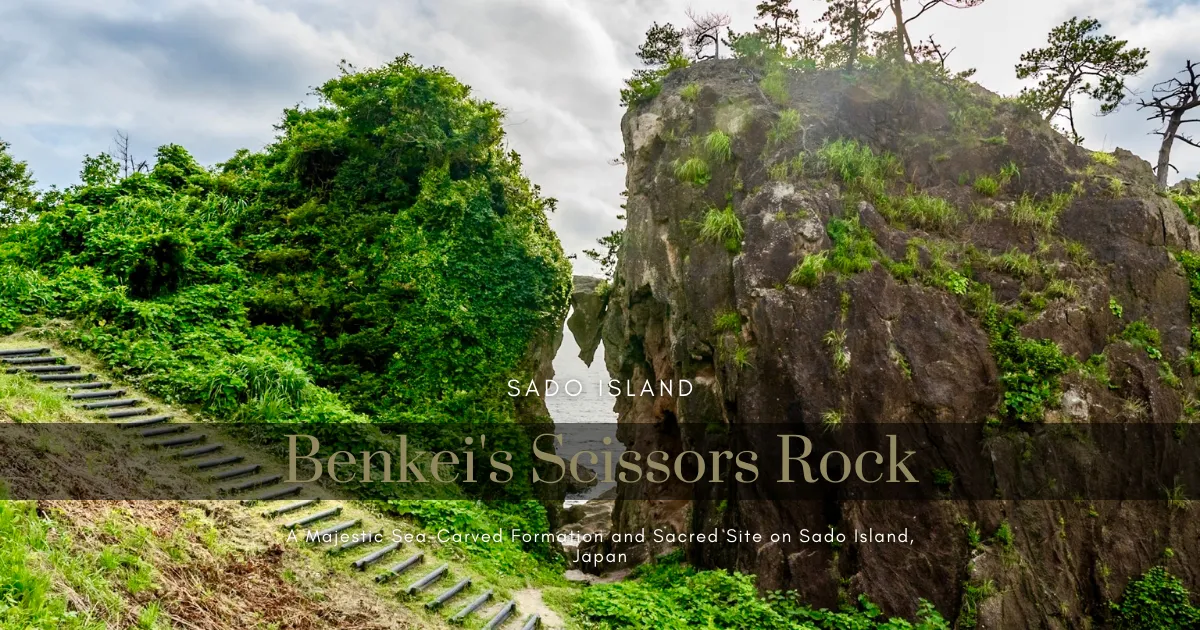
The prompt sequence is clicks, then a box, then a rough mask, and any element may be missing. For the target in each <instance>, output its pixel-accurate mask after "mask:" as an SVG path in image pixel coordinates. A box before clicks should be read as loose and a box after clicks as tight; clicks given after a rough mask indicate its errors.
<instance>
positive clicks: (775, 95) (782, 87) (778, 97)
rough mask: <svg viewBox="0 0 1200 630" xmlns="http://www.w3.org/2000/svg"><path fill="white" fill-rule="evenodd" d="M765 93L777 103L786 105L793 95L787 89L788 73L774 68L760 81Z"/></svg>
mask: <svg viewBox="0 0 1200 630" xmlns="http://www.w3.org/2000/svg"><path fill="white" fill-rule="evenodd" d="M758 87H759V88H760V89H762V91H763V94H765V95H766V96H767V98H769V99H771V102H773V103H775V104H776V105H786V104H787V102H788V100H790V99H791V95H790V94H788V89H787V75H786V74H784V72H783V71H782V70H779V69H773V70H771V71H770V72H768V73H767V74H766V76H764V77H763V78H762V80H761V81H759V82H758Z"/></svg>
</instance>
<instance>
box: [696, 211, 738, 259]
mask: <svg viewBox="0 0 1200 630" xmlns="http://www.w3.org/2000/svg"><path fill="white" fill-rule="evenodd" d="M744 235H745V231H744V230H743V229H742V222H741V221H740V220H738V217H737V214H736V213H734V211H733V206H725V208H724V209H717V208H709V210H708V212H707V213H706V214H705V215H704V223H702V224H701V226H700V238H701V239H703V240H706V241H711V242H714V243H722V244H723V245H725V249H726V251H728V252H729V253H731V254H736V253H738V252H739V251H741V249H742V236H744Z"/></svg>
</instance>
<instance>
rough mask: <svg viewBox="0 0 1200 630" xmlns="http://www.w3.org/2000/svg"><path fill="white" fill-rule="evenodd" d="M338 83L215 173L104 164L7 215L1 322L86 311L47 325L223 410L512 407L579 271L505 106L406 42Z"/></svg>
mask: <svg viewBox="0 0 1200 630" xmlns="http://www.w3.org/2000/svg"><path fill="white" fill-rule="evenodd" d="M317 95H318V96H319V97H320V103H319V104H318V105H316V106H314V107H297V108H295V109H289V110H287V111H286V112H285V113H284V116H283V120H282V122H281V123H280V125H279V126H278V131H279V133H278V137H277V138H276V140H275V142H273V143H272V144H271V145H269V146H267V147H266V148H265V149H264V150H262V151H260V152H249V151H245V150H243V151H240V152H238V153H237V154H236V155H234V156H233V157H232V158H231V159H229V160H228V161H227V162H225V163H223V164H219V165H217V166H216V167H214V168H205V167H202V166H201V165H199V164H197V163H196V161H195V160H194V159H193V158H192V157H191V156H190V155H189V154H188V153H187V151H186V150H184V149H183V148H182V147H179V146H176V145H168V146H164V147H162V148H160V149H159V151H158V153H157V155H156V159H155V161H154V163H153V165H152V166H151V167H149V168H148V169H146V170H145V172H137V173H134V174H131V175H129V176H127V177H121V176H119V171H118V165H117V164H116V163H115V162H114V161H113V160H112V159H111V158H109V157H107V156H101V157H99V158H88V159H86V160H85V163H84V168H83V173H82V180H83V181H82V183H81V184H80V185H79V186H75V187H71V188H69V189H67V190H65V191H61V192H52V193H50V194H47V195H45V197H44V199H43V200H42V201H41V202H40V203H39V204H37V205H36V206H35V207H34V209H33V219H32V220H28V221H23V222H19V223H17V224H14V225H9V226H7V227H3V228H0V332H8V331H11V330H13V329H14V328H16V327H17V326H19V325H21V324H29V325H35V326H40V325H45V324H46V323H47V322H48V321H49V320H51V319H56V318H61V319H70V320H72V321H73V322H74V325H72V326H67V327H61V326H54V325H51V326H50V327H49V328H48V330H49V331H50V332H51V334H54V335H57V336H59V337H61V338H62V339H64V340H66V341H68V342H70V343H72V344H74V345H77V346H80V347H83V348H86V349H88V350H92V351H94V352H96V353H97V354H98V355H99V356H100V357H101V358H103V359H105V360H106V361H107V362H108V363H109V364H110V365H111V366H113V368H114V369H116V370H120V371H122V372H123V373H124V374H123V375H124V376H126V377H128V378H131V379H133V380H135V381H138V382H140V384H141V385H142V386H144V387H145V388H147V389H149V390H150V391H153V392H154V393H156V394H159V395H161V396H164V397H165V398H168V399H170V400H172V401H175V402H181V403H189V404H195V405H198V406H200V407H201V408H203V409H204V410H206V411H209V412H211V413H213V414H219V415H222V416H223V417H231V416H235V415H236V416H237V417H240V418H242V419H248V420H293V421H318V422H323V421H345V420H361V419H362V418H360V417H358V416H356V415H355V414H357V413H366V414H370V415H371V416H372V417H373V418H376V419H386V420H397V419H419V420H431V419H439V418H450V417H453V418H455V419H459V420H462V419H468V418H478V417H481V416H483V415H485V414H486V415H488V416H491V417H511V416H512V415H513V412H514V410H513V406H512V402H511V399H508V398H507V397H505V396H504V395H503V392H504V386H503V383H504V382H505V381H506V380H507V379H508V378H513V377H518V376H520V375H521V374H522V373H523V372H527V371H530V370H532V369H534V367H535V366H532V365H530V361H529V360H527V357H528V355H529V353H530V351H531V347H532V346H533V345H534V344H535V343H536V342H537V341H538V340H539V339H543V338H553V333H554V332H556V331H557V329H558V327H560V326H561V322H562V319H563V317H564V316H565V311H566V308H567V296H568V291H569V288H570V282H571V278H570V268H569V264H568V262H567V261H566V258H565V257H564V255H563V253H562V250H561V247H560V245H559V243H558V240H557V237H556V236H555V235H554V234H553V232H552V231H551V230H550V228H549V226H548V223H547V216H546V215H547V213H549V212H551V211H553V209H554V201H553V200H552V199H548V198H546V197H543V196H542V195H541V194H540V192H539V190H538V187H537V186H535V185H532V184H531V183H530V182H529V181H528V180H527V179H526V178H525V176H524V175H523V174H522V172H521V163H520V159H519V157H518V156H517V155H516V154H515V153H510V152H508V151H507V150H506V149H505V147H504V133H503V130H502V128H501V112H500V110H499V109H498V108H497V107H496V106H495V105H494V104H492V103H489V102H485V101H480V100H478V99H475V98H472V97H471V95H470V92H469V88H467V87H466V86H464V85H462V84H461V83H459V82H458V81H456V80H455V79H454V78H453V77H452V76H450V75H449V74H448V73H446V72H445V71H444V70H441V69H438V68H423V67H420V66H417V65H414V64H413V63H411V62H410V61H409V59H408V58H407V57H404V58H400V59H397V60H396V61H394V62H392V63H390V64H387V65H385V66H382V67H380V68H375V69H369V70H357V69H354V68H344V69H343V74H342V75H341V76H339V77H338V78H335V79H333V80H330V81H329V82H327V83H325V84H324V85H322V86H321V87H320V88H318V89H317Z"/></svg>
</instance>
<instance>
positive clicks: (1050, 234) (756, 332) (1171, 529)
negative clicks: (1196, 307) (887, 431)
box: [571, 61, 1200, 628]
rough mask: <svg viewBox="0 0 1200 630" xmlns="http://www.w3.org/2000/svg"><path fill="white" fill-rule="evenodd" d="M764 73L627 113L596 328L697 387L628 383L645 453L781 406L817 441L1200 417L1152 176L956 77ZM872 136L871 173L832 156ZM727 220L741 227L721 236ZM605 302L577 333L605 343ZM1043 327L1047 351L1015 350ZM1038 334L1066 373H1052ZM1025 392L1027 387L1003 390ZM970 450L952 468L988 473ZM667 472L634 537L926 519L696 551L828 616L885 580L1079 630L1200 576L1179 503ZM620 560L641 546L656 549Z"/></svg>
mask: <svg viewBox="0 0 1200 630" xmlns="http://www.w3.org/2000/svg"><path fill="white" fill-rule="evenodd" d="M763 76H764V71H763V70H762V69H761V68H756V67H754V66H753V65H752V64H750V63H746V62H742V61H716V62H705V63H701V64H697V65H695V66H693V67H691V68H688V69H685V70H682V71H677V72H674V73H672V74H671V75H670V76H669V77H668V78H667V79H666V81H665V84H664V89H663V90H662V93H661V94H660V95H659V96H657V97H656V98H655V99H654V100H652V101H651V102H649V103H647V104H645V105H642V106H638V107H633V108H631V109H630V111H629V112H628V113H627V114H626V116H625V118H624V120H623V122H622V131H623V134H624V139H625V158H626V161H627V164H628V175H627V180H626V183H627V192H628V204H627V216H628V223H627V227H626V231H625V236H624V241H623V245H622V251H621V256H620V260H619V263H618V265H617V270H616V274H615V277H614V280H613V283H612V287H611V289H610V291H609V293H608V296H607V297H608V300H607V311H606V313H605V314H604V322H603V342H604V348H605V360H606V363H607V368H608V370H609V372H610V374H611V376H612V377H613V378H618V379H623V380H624V379H630V380H633V381H635V382H637V381H641V380H642V379H649V380H652V381H656V380H658V379H681V378H686V379H690V380H691V381H693V382H694V383H695V385H696V391H695V393H693V394H692V395H691V396H689V397H686V398H683V397H672V396H639V397H622V398H619V399H618V402H617V411H618V412H619V414H620V419H619V422H620V423H621V424H622V425H623V426H624V425H631V424H634V423H646V424H651V425H653V427H654V430H653V431H637V432H633V431H624V432H623V434H622V438H621V439H622V440H623V441H625V442H626V446H627V447H629V448H635V449H636V448H648V449H651V450H653V449H661V450H664V451H668V452H672V451H674V452H678V451H679V450H680V449H681V448H683V447H684V446H685V444H684V440H685V439H686V438H685V436H684V435H683V434H682V433H681V431H680V425H681V424H685V423H701V424H710V423H719V424H721V425H725V426H728V427H731V428H732V429H733V430H735V431H736V430H737V429H738V427H744V426H747V425H750V424H753V423H764V422H786V423H789V424H790V425H792V426H794V427H795V428H796V431H797V432H800V433H804V434H806V435H812V436H819V435H821V434H822V431H825V430H828V428H829V426H830V424H831V423H833V422H834V421H835V420H836V421H837V422H844V423H846V424H847V425H850V424H851V423H859V424H860V425H861V426H862V427H866V428H865V429H864V430H863V431H864V432H863V436H864V437H863V439H865V440H868V441H869V440H870V439H871V436H872V435H874V433H873V429H872V428H871V427H877V426H881V425H884V424H892V425H893V426H895V425H896V424H902V425H910V426H911V427H916V428H917V429H918V430H919V428H920V427H922V426H926V425H932V424H936V423H965V424H977V425H979V427H980V430H981V431H982V428H983V427H984V426H985V425H986V424H988V423H990V424H992V425H993V426H996V427H1000V428H1001V429H1007V430H1013V431H1017V432H1019V431H1021V430H1023V427H1037V426H1040V425H1041V424H1042V423H1055V422H1066V421H1074V422H1086V421H1092V422H1096V421H1120V422H1129V423H1175V422H1177V421H1178V420H1180V418H1181V417H1182V418H1190V415H1191V413H1192V406H1193V405H1194V403H1193V402H1191V398H1190V396H1189V395H1188V392H1191V391H1193V386H1194V383H1193V378H1192V376H1191V374H1192V370H1191V367H1190V363H1189V360H1190V358H1191V357H1192V354H1191V352H1192V350H1193V346H1192V344H1193V335H1192V330H1193V328H1192V326H1193V320H1192V313H1191V311H1190V310H1189V280H1188V274H1187V273H1186V272H1185V270H1184V268H1183V267H1182V266H1181V264H1180V262H1179V260H1178V258H1179V256H1178V252H1180V251H1183V250H1186V251H1194V250H1196V249H1197V245H1198V243H1200V238H1198V235H1197V230H1196V228H1195V227H1193V226H1192V225H1189V224H1188V222H1187V221H1186V220H1185V218H1184V216H1183V215H1182V214H1181V212H1180V211H1179V209H1178V208H1177V207H1176V206H1174V205H1173V204H1172V203H1171V202H1170V201H1168V200H1167V199H1164V198H1162V197H1161V196H1158V195H1157V194H1156V193H1155V191H1154V177H1153V175H1152V173H1151V171H1150V168H1149V165H1148V164H1147V163H1145V162H1144V161H1142V160H1140V159H1138V158H1136V157H1135V156H1133V155H1132V154H1130V153H1128V152H1125V151H1120V150H1118V151H1117V152H1116V153H1115V154H1104V155H1100V156H1096V155H1093V154H1091V153H1090V152H1088V151H1086V150H1084V149H1082V148H1080V147H1077V146H1074V145H1072V144H1071V143H1070V142H1069V141H1067V140H1066V139H1065V138H1063V137H1062V136H1061V135H1059V134H1058V133H1056V132H1055V131H1054V130H1052V129H1051V128H1050V127H1049V126H1047V125H1046V124H1044V123H1042V122H1041V121H1040V120H1038V118H1037V116H1036V115H1032V114H1030V113H1029V112H1026V111H1023V110H1022V108H1021V107H1020V106H1018V105H1017V104H1015V103H1013V102H1010V101H1007V100H1003V99H1000V98H998V97H996V96H995V95H992V94H990V93H988V92H986V91H985V90H983V89H981V88H979V87H978V86H974V85H970V84H966V83H964V82H961V81H958V80H955V79H951V78H948V77H938V76H931V75H928V74H922V73H920V72H916V71H913V72H895V71H887V72H885V71H863V72H859V73H857V74H854V75H847V74H843V73H841V72H820V71H811V72H807V73H789V74H786V75H785V76H787V77H788V78H787V81H786V98H782V96H783V95H780V94H778V91H779V90H778V89H775V90H772V91H770V92H771V94H770V97H768V95H767V93H768V91H767V90H765V89H764V87H763V82H762V81H761V79H762V78H763ZM776 78H778V77H776ZM685 88H686V89H685ZM718 131H719V132H720V133H721V135H723V136H724V137H725V138H726V139H727V140H729V142H728V145H727V147H728V149H727V150H723V149H722V146H721V142H720V137H719V136H716V140H713V137H714V136H713V134H714V132H718ZM839 141H841V142H842V144H840V145H838V144H832V146H833V149H831V148H830V147H831V143H837V142H839ZM849 141H854V142H857V143H859V144H857V145H850V144H847V143H849ZM863 146H865V147H869V149H870V151H869V153H868V155H870V156H875V157H874V158H872V159H876V158H877V162H876V164H877V165H882V166H880V167H879V169H878V172H877V173H876V174H875V175H877V177H876V176H872V175H871V173H866V174H864V173H860V172H857V171H855V169H856V168H859V167H862V166H863V163H864V162H863V160H860V159H859V158H854V159H849V158H846V156H845V155H842V156H841V157H839V156H837V155H835V152H836V150H837V149H838V148H839V147H840V148H841V149H846V148H847V147H851V148H853V147H863ZM886 154H891V155H894V156H896V158H897V159H895V160H891V159H890V158H886V157H881V156H885V155H886ZM859 157H861V155H860V156H859ZM855 160H858V161H855ZM869 161H870V160H867V162H869ZM868 166H869V164H868ZM701 167H703V168H701ZM727 208H728V209H729V210H730V211H731V212H732V213H733V214H734V215H736V219H737V220H736V224H737V225H736V228H737V229H732V228H728V225H729V222H728V221H726V223H725V225H726V226H727V227H726V228H725V229H724V231H722V230H721V228H720V226H719V225H710V224H709V223H710V221H712V222H717V220H718V219H721V218H722V217H721V216H719V215H716V216H715V219H714V218H713V217H710V216H709V215H710V214H712V213H714V212H716V213H720V212H722V211H724V210H725V209H727ZM714 234H715V235H716V236H715V237H714ZM810 258H811V260H808V259H810ZM579 288H580V287H579V285H578V284H577V290H578V289H579ZM587 299H589V300H591V299H592V298H591V297H589V298H587ZM581 303H582V302H581V301H578V300H577V302H576V308H577V313H579V314H580V315H579V316H580V317H581V318H582V317H584V316H585V315H584V314H582V311H583V309H581V308H580V304H581ZM989 308H992V309H993V310H991V311H988V309H989ZM996 309H999V310H996ZM601 310H603V309H598V308H591V307H589V309H588V312H587V313H586V316H587V317H591V318H593V319H592V323H591V324H589V323H588V322H584V321H579V320H574V321H573V323H572V326H571V329H572V331H577V334H579V333H580V332H582V333H583V337H584V339H583V340H581V342H580V346H581V347H583V348H585V354H588V355H590V354H591V353H590V352H588V351H586V348H587V345H586V343H585V341H586V340H587V339H591V338H592V337H591V330H592V328H590V327H589V326H594V325H595V323H596V322H595V316H594V315H593V314H594V313H597V312H600V311H601ZM987 312H993V313H994V312H1002V313H1011V314H1014V315H1013V317H1012V318H1010V319H1009V320H1006V321H1013V322H1015V324H1014V325H1015V326H1016V327H1015V328H1014V329H1011V330H1008V329H1004V330H1001V325H1000V324H997V323H996V321H987V322H985V321H984V319H985V318H984V317H983V316H981V315H980V313H987ZM1132 322H1141V325H1139V327H1130V323H1132ZM1133 328H1136V330H1133ZM1131 330H1132V332H1130V331H1131ZM1146 331H1150V332H1149V333H1147V334H1141V333H1145V332H1146ZM1153 331H1157V335H1158V339H1155V338H1154V336H1155V335H1154V334H1153ZM1040 340H1050V341H1052V342H1053V343H1054V344H1056V345H1057V349H1058V350H1055V349H1054V346H1051V345H1049V344H1047V345H1040V346H1027V345H1023V344H1027V343H1028V342H1036V341H1040ZM1014 348H1016V349H1015V350H1014ZM1022 348H1024V349H1026V350H1027V349H1028V348H1040V349H1041V350H1042V351H1046V352H1048V353H1049V355H1053V357H1058V356H1061V357H1062V358H1063V361H1065V362H1066V363H1064V364H1063V366H1060V368H1058V369H1052V368H1050V367H1048V365H1049V363H1047V361H1045V360H1043V359H1042V358H1039V357H1030V356H1024V355H1021V354H1020V353H1021V352H1024V351H1025V350H1021V349H1022ZM1014 353H1015V354H1014ZM1049 355H1048V356H1049ZM1053 357H1052V358H1053ZM585 358H586V357H585ZM1026 377H1029V378H1030V379H1032V380H1033V381H1036V382H1032V383H1030V382H1026V380H1022V379H1025V378H1026ZM1027 380H1028V379H1027ZM1023 387H1027V388H1028V392H1027V393H1029V396H1031V397H1032V399H1033V400H1034V402H1032V403H1027V401H1025V399H1023V398H1021V397H1020V396H1008V395H1007V394H1022V392H1025V391H1026V390H1024V389H1021V388H1023ZM1022 395H1023V394H1022ZM856 430H857V428H856ZM856 435H858V433H856ZM630 440H637V441H640V442H642V443H640V444H630V443H629V441H630ZM973 446H975V445H947V447H946V449H945V452H943V453H942V455H943V456H944V457H945V458H946V460H947V462H948V466H949V465H954V464H956V463H967V465H969V460H971V459H972V458H977V457H978V451H977V450H976V449H974V448H973ZM1043 463H1044V464H1045V465H1046V466H1051V465H1053V462H1038V464H1039V465H1040V464H1043ZM995 474H996V475H1000V476H1002V475H1004V474H1006V473H1005V470H1003V467H1002V466H999V465H998V466H997V468H996V471H995ZM678 483H680V482H676V484H677V485H676V486H674V487H664V486H654V485H648V484H622V485H621V486H620V488H619V500H618V503H617V507H616V510H615V513H614V526H615V528H616V529H617V530H618V531H636V530H637V529H639V528H641V527H649V526H653V527H673V528H676V529H677V530H679V531H684V532H688V531H709V530H711V529H712V528H713V527H714V526H722V527H739V528H743V529H747V530H754V531H761V532H764V533H769V532H776V531H790V532H797V531H799V530H800V529H802V528H808V529H810V530H812V531H826V530H827V529H828V528H829V527H836V528H837V529H838V530H839V531H850V530H852V529H854V528H855V527H859V528H861V529H866V528H868V527H873V528H875V529H877V530H879V529H894V530H899V529H903V528H908V529H909V531H910V532H912V533H913V535H914V537H915V539H916V540H915V542H914V544H913V545H912V546H898V545H890V546H889V545H860V544H854V543H847V544H844V545H841V546H831V545H812V544H810V545H801V544H797V543H791V544H775V543H768V544H751V543H747V544H742V545H695V546H692V547H690V548H689V549H688V550H687V551H688V554H689V556H690V558H691V559H692V561H693V562H696V563H697V564H700V565H704V566H711V567H726V568H734V569H738V570H742V571H746V572H750V573H754V574H756V575H758V576H759V578H758V579H759V586H760V588H762V589H764V590H773V589H795V590H797V591H799V593H800V594H801V596H802V597H804V598H805V599H806V600H807V601H809V602H812V603H814V604H816V605H824V606H836V605H837V602H838V601H839V598H844V597H847V596H850V597H853V596H854V595H856V594H858V593H866V594H867V595H869V596H870V597H871V598H872V600H873V601H875V602H877V603H879V604H880V605H881V606H882V607H883V608H884V609H885V610H886V611H887V612H888V613H895V614H911V613H913V612H914V610H915V608H916V606H917V604H918V600H919V598H924V599H927V600H929V601H931V602H932V603H934V604H935V605H936V606H937V607H938V609H939V610H941V611H942V612H943V614H946V615H947V616H948V617H950V616H953V615H956V614H959V613H960V612H961V611H963V610H966V613H964V614H967V615H970V616H973V617H977V620H978V623H979V627H988V628H996V627H1004V628H1032V627H1047V628H1051V627H1053V628H1065V627H1087V625H1086V624H1088V623H1091V621H1102V620H1103V619H1104V617H1105V615H1106V614H1107V602H1109V601H1113V600H1116V599H1118V598H1119V597H1120V595H1121V593H1122V590H1123V588H1124V586H1125V584H1126V582H1127V581H1128V580H1129V579H1130V578H1131V577H1136V576H1138V575H1139V574H1141V573H1142V572H1143V571H1145V570H1146V569H1147V568H1149V567H1151V566H1154V565H1155V564H1164V565H1165V566H1167V567H1168V568H1169V570H1171V571H1172V572H1173V573H1174V574H1176V575H1178V576H1180V577H1181V578H1182V579H1183V580H1184V581H1185V583H1187V584H1188V585H1189V586H1190V587H1191V588H1192V589H1193V591H1194V590H1195V589H1196V587H1197V586H1198V585H1200V523H1198V522H1197V521H1196V520H1195V519H1194V518H1191V517H1190V516H1189V514H1188V512H1187V511H1186V510H1185V509H1174V508H1173V507H1172V506H1171V505H1170V504H1169V503H1168V501H1167V500H1166V498H1165V497H1164V499H1163V500H1161V501H1141V502H1125V503H1118V502H1103V501H1086V500H1083V501H1071V500H1061V501H1027V502H1013V501H1000V500H994V501H949V500H947V501H927V502H903V501H855V500H851V499H848V498H846V497H840V496H836V495H831V496H828V497H825V498H823V499H822V500H817V501H755V500H745V499H746V498H747V497H746V496H745V494H743V495H742V496H737V495H736V494H731V495H724V496H712V495H708V496H691V497H690V498H689V499H687V500H683V499H680V498H678V497H680V496H686V495H687V492H688V489H687V488H686V487H684V488H680V487H678ZM751 498H752V497H751ZM739 499H741V500H739ZM1009 532H1011V534H1009ZM628 551H629V552H630V553H631V554H633V555H632V556H631V561H634V562H636V561H638V560H640V559H644V558H645V557H647V556H649V555H651V554H654V553H659V552H661V551H663V549H657V548H641V549H635V548H631V549H628Z"/></svg>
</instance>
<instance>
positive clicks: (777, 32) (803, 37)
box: [731, 0, 822, 56]
mask: <svg viewBox="0 0 1200 630" xmlns="http://www.w3.org/2000/svg"><path fill="white" fill-rule="evenodd" d="M755 10H756V11H757V13H756V14H755V16H754V19H755V20H756V23H755V24H754V34H755V35H758V36H759V37H760V38H761V39H762V40H763V41H764V42H766V43H767V44H769V45H772V46H774V47H775V48H777V49H779V50H782V51H789V52H795V53H797V54H800V55H801V56H812V55H814V54H815V51H816V50H817V48H818V47H819V45H820V43H821V38H822V34H821V33H820V32H818V31H815V30H813V29H806V28H803V27H802V26H801V22H800V12H799V11H797V10H796V9H794V8H792V0H763V1H762V2H759V3H758V6H757V7H755ZM734 39H736V38H731V41H733V40H734ZM789 44H791V45H790V46H789Z"/></svg>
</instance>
